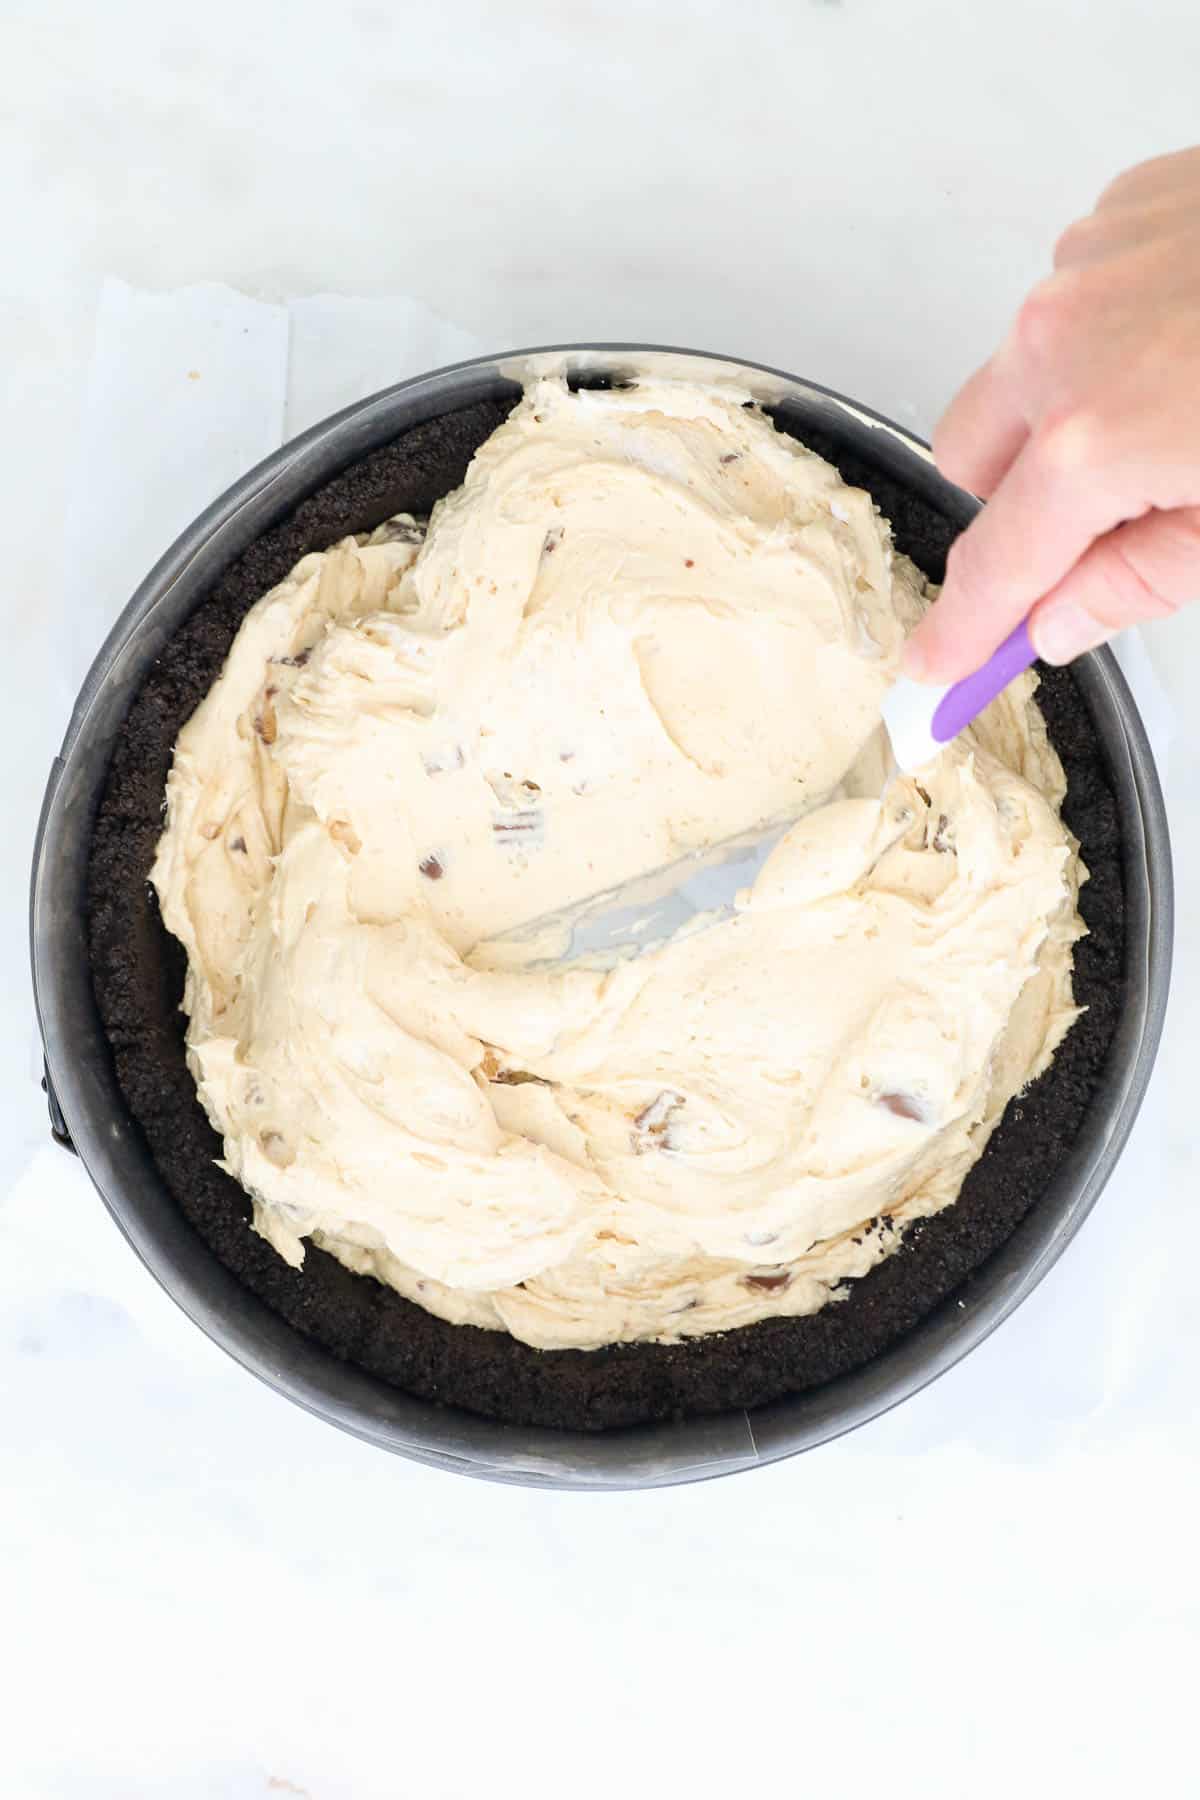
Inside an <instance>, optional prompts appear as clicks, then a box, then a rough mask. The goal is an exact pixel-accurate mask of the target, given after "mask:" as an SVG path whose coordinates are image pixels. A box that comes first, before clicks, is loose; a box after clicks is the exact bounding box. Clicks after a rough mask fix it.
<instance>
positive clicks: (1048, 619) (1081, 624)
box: [1029, 600, 1113, 663]
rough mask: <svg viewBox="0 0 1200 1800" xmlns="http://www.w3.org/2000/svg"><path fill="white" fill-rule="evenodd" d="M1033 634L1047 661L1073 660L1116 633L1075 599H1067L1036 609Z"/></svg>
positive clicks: (1039, 653)
mask: <svg viewBox="0 0 1200 1800" xmlns="http://www.w3.org/2000/svg"><path fill="white" fill-rule="evenodd" d="M1029 635H1030V637H1031V639H1032V640H1033V647H1034V649H1035V650H1036V651H1037V653H1038V655H1039V656H1040V657H1041V659H1042V661H1043V662H1048V663H1069V662H1073V661H1074V659H1075V657H1077V656H1082V655H1083V653H1084V651H1085V650H1094V649H1095V648H1096V645H1097V644H1103V643H1104V642H1105V641H1106V640H1107V639H1108V638H1110V637H1112V635H1113V633H1112V632H1111V631H1110V630H1109V629H1108V627H1107V626H1106V625H1101V624H1100V622H1099V620H1097V619H1094V618H1093V617H1092V615H1091V613H1089V612H1085V611H1084V610H1083V608H1082V606H1079V605H1077V603H1076V602H1075V601H1074V600H1063V601H1060V603H1059V604H1058V605H1057V606H1048V607H1046V608H1045V610H1044V611H1038V612H1035V613H1034V615H1033V617H1032V619H1031V620H1030V621H1029Z"/></svg>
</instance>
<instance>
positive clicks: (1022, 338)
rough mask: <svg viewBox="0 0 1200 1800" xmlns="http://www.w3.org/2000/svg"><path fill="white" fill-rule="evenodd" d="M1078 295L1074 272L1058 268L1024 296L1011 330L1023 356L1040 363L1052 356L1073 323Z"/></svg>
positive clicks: (1077, 281) (1077, 283) (1076, 278)
mask: <svg viewBox="0 0 1200 1800" xmlns="http://www.w3.org/2000/svg"><path fill="white" fill-rule="evenodd" d="M1078 292H1079V280H1078V277H1077V276H1076V274H1075V272H1074V271H1073V270H1071V269H1059V270H1058V271H1057V272H1056V273H1055V274H1053V275H1051V276H1049V277H1048V278H1047V280H1045V281H1039V282H1038V284H1037V286H1036V287H1035V288H1033V289H1032V290H1031V291H1030V292H1029V293H1028V294H1027V295H1026V297H1025V299H1024V301H1023V302H1022V304H1021V308H1020V310H1019V312H1018V313H1017V318H1016V323H1015V325H1014V327H1013V335H1014V337H1015V339H1016V344H1017V348H1018V350H1019V351H1020V352H1021V354H1022V355H1023V356H1025V357H1026V358H1028V359H1029V360H1030V361H1032V362H1043V361H1045V360H1046V359H1047V357H1049V356H1052V355H1053V354H1054V351H1055V348H1056V347H1057V345H1058V344H1059V343H1060V341H1061V340H1062V337H1063V335H1064V333H1065V332H1066V331H1067V330H1069V329H1070V326H1071V324H1072V322H1073V320H1074V316H1075V310H1076V307H1075V302H1076V297H1077V295H1078Z"/></svg>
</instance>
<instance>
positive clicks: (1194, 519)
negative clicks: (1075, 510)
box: [1029, 506, 1200, 663]
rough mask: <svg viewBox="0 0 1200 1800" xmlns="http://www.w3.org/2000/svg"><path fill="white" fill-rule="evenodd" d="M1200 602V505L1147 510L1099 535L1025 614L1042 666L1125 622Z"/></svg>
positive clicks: (1101, 640)
mask: <svg viewBox="0 0 1200 1800" xmlns="http://www.w3.org/2000/svg"><path fill="white" fill-rule="evenodd" d="M1196 599H1200V507H1195V506H1187V507H1180V508H1179V509H1178V510H1177V511H1174V512H1149V513H1146V514H1145V515H1144V516H1143V517H1142V518H1140V519H1135V520H1133V521H1131V523H1129V524H1128V525H1120V526H1118V527H1117V529H1116V530H1115V531H1109V532H1106V533H1105V535H1104V536H1103V537H1100V538H1097V539H1096V541H1095V543H1094V544H1092V546H1091V548H1090V549H1088V550H1087V551H1085V552H1084V554H1083V555H1082V556H1081V557H1080V559H1079V561H1078V562H1077V563H1076V564H1075V567H1074V568H1073V569H1072V570H1071V571H1070V572H1069V573H1068V574H1067V575H1064V576H1063V579H1062V580H1061V581H1060V582H1059V583H1058V584H1057V586H1056V587H1053V588H1052V589H1051V590H1050V592H1049V593H1048V594H1047V595H1046V596H1045V598H1044V599H1042V600H1039V601H1038V604H1037V605H1036V606H1035V607H1034V609H1033V611H1032V612H1031V613H1030V615H1029V635H1030V637H1031V639H1032V640H1033V647H1034V649H1035V650H1036V651H1037V653H1038V655H1039V656H1040V657H1041V658H1042V660H1043V662H1048V663H1066V662H1070V661H1071V660H1072V659H1073V658H1074V657H1076V656H1081V655H1082V654H1083V652H1084V651H1085V650H1094V649H1095V647H1096V645H1097V644H1102V643H1104V642H1105V640H1106V639H1107V638H1110V637H1112V636H1113V634H1114V633H1115V632H1118V631H1120V630H1121V629H1122V628H1123V627H1124V626H1126V625H1136V624H1138V623H1139V622H1140V621H1141V620H1143V619H1160V618H1163V617H1165V615H1166V614H1168V613H1173V612H1177V611H1178V610H1179V608H1180V607H1182V606H1184V605H1186V603H1187V602H1188V601H1189V600H1196Z"/></svg>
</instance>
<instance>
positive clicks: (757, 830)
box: [473, 624, 1037, 968]
mask: <svg viewBox="0 0 1200 1800" xmlns="http://www.w3.org/2000/svg"><path fill="white" fill-rule="evenodd" d="M1036 654H1037V653H1036V651H1035V650H1034V648H1033V645H1032V643H1031V642H1030V638H1029V631H1028V626H1027V624H1021V625H1018V627H1017V629H1016V630H1015V631H1014V632H1012V633H1011V634H1010V635H1009V636H1008V637H1006V638H1005V640H1004V642H1003V643H1002V644H1001V645H1000V647H999V649H998V650H994V651H993V652H992V654H991V656H989V658H988V660H987V661H986V662H985V663H984V665H983V667H982V668H980V669H976V671H975V673H974V674H973V675H968V676H967V677H966V678H965V679H964V680H962V681H955V682H952V683H951V684H950V685H949V686H948V687H930V686H926V685H925V684H924V683H922V682H917V681H910V680H909V679H908V678H907V676H903V675H902V676H900V678H899V679H898V680H897V682H896V684H895V686H894V687H893V688H892V689H891V691H890V692H889V693H888V695H887V697H886V699H885V700H884V702H883V708H882V711H883V721H884V724H885V725H886V726H887V730H888V736H889V737H890V739H891V742H892V754H893V755H894V756H895V759H896V762H897V764H898V766H899V768H900V769H901V770H902V771H903V772H904V773H905V774H910V773H911V772H912V771H913V770H915V769H919V768H921V767H922V766H923V765H924V764H925V763H927V762H930V761H931V760H932V759H933V758H934V757H935V756H936V755H937V754H938V752H939V751H940V750H941V749H942V748H943V746H944V745H946V744H948V743H950V741H951V740H952V739H953V738H956V737H957V736H958V734H959V732H960V731H962V730H963V729H964V728H965V727H966V726H967V725H969V724H970V723H971V721H972V719H974V718H976V717H977V716H978V715H979V714H980V713H981V712H982V711H983V709H984V707H985V706H987V705H988V704H989V702H990V701H992V700H994V699H995V698H996V695H997V694H999V693H1000V692H1001V691H1002V690H1003V689H1004V688H1006V687H1007V686H1008V684H1009V682H1010V681H1013V680H1015V679H1016V677H1017V676H1018V675H1020V674H1021V673H1022V672H1023V671H1024V670H1025V669H1027V668H1029V666H1030V664H1031V663H1032V662H1033V661H1034V660H1035V657H1036ZM795 823H796V818H795V817H789V818H787V819H782V820H780V819H776V820H773V821H771V822H769V823H767V824H759V825H756V826H755V827H753V829H752V830H750V831H747V832H743V833H742V834H741V835H740V836H739V837H736V838H727V839H725V840H724V841H723V842H722V843H720V844H713V845H712V846H710V848H708V849H707V850H696V851H692V852H691V853H690V854H689V855H687V856H683V857H679V858H678V859H677V860H676V861H674V862H670V863H665V864H664V865H663V866H662V867H661V868H658V869H652V870H651V871H650V873H649V874H647V875H637V876H634V877H633V879H632V880H630V881H623V882H621V884H620V885H619V886H618V887H614V888H608V889H606V890H605V891H604V892H603V893H600V894H593V895H591V896H590V897H589V898H588V899H586V900H580V901H578V902H577V903H576V904H575V905H574V906H568V907H564V908H562V909H561V910H560V911H559V912H555V913H547V914H546V915H545V916H544V917H542V918H540V919H534V920H532V921H531V922H530V923H529V924H528V925H521V926H518V927H517V928H516V929H515V930H513V931H506V932H504V933H503V934H502V935H501V936H499V937H494V938H488V939H487V940H486V941H485V942H484V943H483V944H481V945H478V946H476V951H475V954H474V958H473V960H476V961H477V962H478V963H479V964H482V965H484V966H489V965H491V966H497V965H501V966H514V965H515V966H523V967H534V968H544V967H551V966H558V965H561V964H563V963H572V962H578V961H579V960H581V959H582V958H587V959H588V960H589V961H591V962H596V963H598V964H600V965H601V966H606V967H608V966H612V965H613V964H615V963H617V962H619V961H621V960H622V959H623V958H625V957H627V956H637V955H640V954H641V952H642V951H644V950H648V949H650V948H651V947H652V946H657V945H660V944H663V943H665V942H666V941H667V940H668V939H669V938H672V937H675V936H676V935H677V934H678V933H679V932H681V931H683V930H684V929H685V928H686V927H687V926H689V925H691V924H693V923H694V922H695V921H697V920H699V919H701V918H702V919H703V923H704V924H705V925H715V924H718V923H719V922H720V921H721V920H722V919H727V918H729V917H730V916H731V915H732V913H733V912H734V902H735V901H736V899H737V896H738V894H739V893H740V892H741V891H742V889H743V888H747V887H750V886H751V885H752V884H753V882H754V879H755V877H756V876H757V874H758V872H759V870H760V869H761V868H762V866H763V864H764V863H765V862H766V860H767V858H768V856H769V855H770V854H771V852H772V850H774V848H775V846H776V844H778V842H779V841H780V839H781V838H782V837H783V836H784V835H785V834H786V833H787V832H788V831H790V830H791V828H792V826H793V825H794V824H795Z"/></svg>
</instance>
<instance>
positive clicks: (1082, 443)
mask: <svg viewBox="0 0 1200 1800" xmlns="http://www.w3.org/2000/svg"><path fill="white" fill-rule="evenodd" d="M1110 444H1111V433H1110V431H1109V427H1108V424H1107V421H1106V420H1105V419H1104V417H1103V415H1102V414H1101V413H1100V412H1098V411H1096V410H1095V409H1094V408H1090V407H1072V408H1071V409H1070V410H1069V411H1067V412H1060V413H1054V414H1051V415H1050V417H1048V418H1047V419H1046V420H1045V421H1044V422H1043V424H1042V426H1041V428H1040V430H1039V431H1038V434H1037V447H1038V456H1039V459H1040V460H1041V462H1042V464H1043V466H1044V467H1045V468H1046V469H1047V470H1049V472H1050V473H1051V475H1053V476H1055V477H1057V478H1059V479H1060V480H1066V481H1069V480H1071V479H1072V478H1073V477H1076V476H1080V475H1086V474H1088V473H1089V472H1091V471H1093V470H1095V469H1096V468H1097V467H1098V466H1099V465H1100V464H1101V463H1102V462H1103V461H1104V460H1105V458H1106V457H1107V456H1108V454H1109V450H1110Z"/></svg>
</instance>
